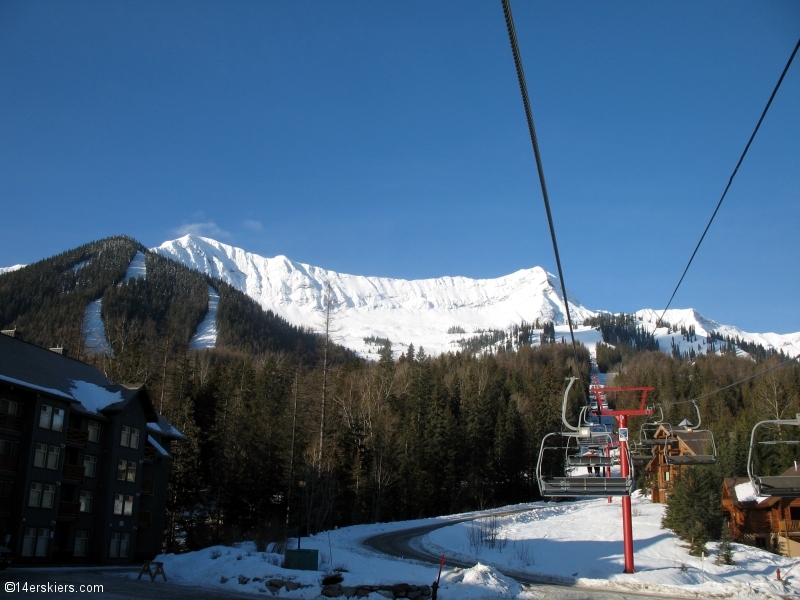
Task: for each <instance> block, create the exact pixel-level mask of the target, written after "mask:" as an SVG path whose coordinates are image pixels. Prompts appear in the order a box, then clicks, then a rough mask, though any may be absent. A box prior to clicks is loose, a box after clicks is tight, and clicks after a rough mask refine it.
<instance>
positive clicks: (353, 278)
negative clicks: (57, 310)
mask: <svg viewBox="0 0 800 600" xmlns="http://www.w3.org/2000/svg"><path fill="white" fill-rule="evenodd" d="M153 250H154V251H155V252H158V253H159V254H161V255H162V256H165V257H167V258H171V259H173V260H176V261H178V262H181V263H183V264H185V265H187V266H189V267H190V268H194V269H197V270H198V271H201V272H204V273H207V274H209V275H211V276H213V277H216V278H219V279H221V280H223V281H225V282H227V283H229V284H231V285H232V286H234V287H235V288H237V289H239V290H241V291H242V292H244V293H246V294H247V295H248V296H250V297H251V298H253V299H254V300H256V301H257V302H258V303H259V304H261V306H262V307H264V309H268V310H272V311H273V312H275V313H276V314H278V315H280V316H282V317H283V318H285V319H286V320H288V321H289V322H291V323H294V324H296V325H305V326H306V327H309V328H311V329H317V330H319V329H320V327H321V325H322V323H321V322H322V316H323V306H324V290H325V288H326V286H327V285H328V284H330V286H331V291H332V294H333V297H334V298H335V302H336V304H337V306H338V309H337V312H336V317H335V327H336V329H337V334H336V335H337V337H338V341H339V342H340V343H342V344H344V345H345V346H347V347H349V348H352V349H353V350H356V351H357V352H359V353H360V354H362V355H364V356H370V355H372V356H375V354H376V353H377V351H378V350H379V349H380V347H381V345H382V344H381V342H380V341H379V340H378V339H377V338H381V339H389V340H390V341H391V342H392V344H393V347H394V349H395V352H396V353H397V352H403V351H404V350H405V348H406V347H407V345H408V344H410V343H413V344H414V345H415V346H417V347H419V346H422V347H424V348H425V350H426V352H428V353H431V354H438V353H441V352H447V351H449V350H458V349H459V347H460V346H459V341H463V340H465V339H467V338H470V337H472V336H475V335H479V334H480V333H482V332H485V331H488V330H501V331H503V330H508V329H509V328H510V327H512V326H514V325H519V324H520V323H522V322H523V321H526V322H528V323H531V322H534V321H536V320H537V319H538V320H539V321H541V322H544V321H552V322H553V323H555V325H556V338H557V339H560V338H561V337H566V336H567V335H568V333H567V332H568V328H567V326H566V314H565V307H564V301H563V298H562V296H561V290H560V284H559V281H558V278H557V277H556V276H554V275H552V274H551V273H547V272H546V271H545V270H544V269H542V268H540V267H534V268H532V269H523V270H521V271H517V272H516V273H512V274H511V275H506V276H505V277H499V278H497V279H469V278H467V277H440V278H438V279H421V280H414V281H408V280H403V279H390V278H385V277H363V276H358V275H346V274H342V273H336V272H334V271H328V270H326V269H322V268H319V267H314V266H311V265H307V264H303V263H299V262H295V261H292V260H290V259H289V258H287V257H285V256H276V257H275V258H265V257H263V256H259V255H257V254H253V253H250V252H246V251H245V250H242V249H241V248H235V247H233V246H229V245H227V244H223V243H221V242H217V241H215V240H212V239H209V238H203V237H199V236H194V235H187V236H184V237H182V238H179V239H177V240H171V241H168V242H164V243H163V244H162V245H161V246H159V247H157V248H153ZM568 300H569V307H570V312H571V314H572V317H573V321H574V322H575V323H578V324H580V323H582V322H583V321H584V319H586V318H588V317H591V316H594V315H596V314H597V313H596V312H594V311H592V310H590V309H588V308H586V307H585V306H583V305H582V304H581V303H580V302H579V301H578V299H577V298H575V297H574V296H573V295H572V294H571V293H569V292H568ZM657 316H658V314H657V313H656V311H654V310H651V309H645V310H641V311H639V312H637V313H636V317H637V319H638V320H639V321H640V322H641V324H642V325H643V326H644V327H645V328H646V329H648V330H650V331H655V335H656V338H657V339H658V340H659V343H660V346H661V348H662V350H664V351H665V352H671V350H672V346H673V344H674V345H677V346H678V347H679V350H680V351H681V352H688V351H689V349H692V350H694V352H696V353H698V354H699V353H705V352H707V351H709V350H711V346H710V345H708V344H707V343H706V336H707V335H708V334H710V333H711V332H712V331H715V332H718V333H720V334H721V335H723V336H730V337H732V338H735V337H738V338H740V339H741V340H745V341H748V342H753V343H756V344H761V345H763V346H764V347H765V348H770V347H772V348H775V349H778V350H783V351H784V352H785V353H787V354H790V355H797V354H800V333H795V334H786V335H780V334H775V333H766V334H758V333H756V334H752V333H747V332H744V331H741V330H740V329H738V328H736V327H732V326H729V325H720V324H718V323H716V322H714V321H712V320H710V319H707V318H705V317H703V316H702V315H700V314H699V313H697V311H695V310H693V309H673V310H669V311H667V314H666V315H665V317H664V319H665V321H667V322H668V323H670V324H672V325H673V326H674V327H676V328H680V327H681V326H683V327H685V328H687V329H689V327H690V326H691V327H693V328H694V331H695V336H696V337H693V338H692V339H686V338H684V337H682V336H681V334H680V332H679V331H675V330H673V331H669V330H667V328H659V329H657V330H656V329H655V322H656V320H657ZM577 333H578V339H579V340H580V341H581V342H583V343H585V344H587V345H588V346H589V347H590V349H593V348H594V344H595V343H596V342H597V341H600V335H599V332H597V331H595V330H592V329H590V328H588V327H578V328H577ZM534 341H535V340H534ZM716 349H717V350H718V349H719V347H718V346H717V348H716Z"/></svg>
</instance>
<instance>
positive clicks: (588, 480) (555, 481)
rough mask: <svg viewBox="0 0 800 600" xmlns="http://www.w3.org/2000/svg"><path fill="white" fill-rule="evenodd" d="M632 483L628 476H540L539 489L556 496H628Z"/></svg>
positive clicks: (547, 494) (548, 495)
mask: <svg viewBox="0 0 800 600" xmlns="http://www.w3.org/2000/svg"><path fill="white" fill-rule="evenodd" d="M634 483H635V482H634V480H633V479H632V478H630V477H542V478H541V479H539V491H540V492H541V494H542V496H545V497H558V498H572V497H593V496H594V497H603V496H630V495H631V493H632V492H633V488H634Z"/></svg>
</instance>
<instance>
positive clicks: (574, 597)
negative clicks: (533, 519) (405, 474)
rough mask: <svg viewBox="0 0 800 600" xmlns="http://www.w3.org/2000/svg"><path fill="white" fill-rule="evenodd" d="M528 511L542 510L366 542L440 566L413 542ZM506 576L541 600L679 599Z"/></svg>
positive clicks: (454, 562) (420, 529)
mask: <svg viewBox="0 0 800 600" xmlns="http://www.w3.org/2000/svg"><path fill="white" fill-rule="evenodd" d="M529 510H539V509H537V508H534V509H531V508H523V509H515V510H508V511H502V512H494V511H490V512H486V513H481V514H478V515H475V516H472V517H467V518H464V519H458V520H454V521H447V522H444V523H436V524H434V525H425V526H422V527H413V528H409V529H402V530H399V531H392V532H389V533H382V534H381V535H376V536H374V537H371V538H368V539H367V540H365V541H364V544H365V545H366V546H368V547H370V548H372V549H373V550H377V551H378V552H382V553H384V554H388V555H390V556H396V557H399V558H412V559H415V560H420V561H423V562H427V563H431V564H434V565H438V564H439V560H440V559H441V557H440V556H435V555H433V554H429V553H427V552H425V551H423V550H418V549H417V548H415V547H414V546H413V544H412V543H411V542H412V540H414V539H415V538H418V537H420V536H423V535H426V534H428V533H430V532H431V531H434V530H435V529H440V528H442V527H449V526H450V525H454V524H456V523H463V522H465V521H472V520H474V519H480V518H481V517H488V516H492V515H493V516H506V515H513V514H517V513H522V512H527V511H529ZM447 564H448V565H451V566H457V567H465V568H470V567H474V566H475V563H474V562H466V561H462V560H457V559H452V558H448V559H447ZM498 570H499V569H498ZM504 574H505V575H507V576H509V577H512V578H513V579H515V580H516V581H518V582H520V583H521V584H523V586H524V587H525V589H526V591H529V592H531V593H533V594H534V595H539V596H540V597H541V598H548V599H551V598H552V599H553V600H562V599H563V600H584V599H586V600H589V599H591V600H625V599H631V600H641V598H654V597H655V598H678V596H667V595H664V594H655V593H653V594H642V593H632V592H612V591H605V590H595V589H592V588H582V587H578V586H572V585H557V584H553V583H550V582H544V581H542V580H537V579H535V578H532V577H530V576H525V575H521V574H519V573H504ZM682 598H685V596H683V597H682ZM442 600H445V598H442ZM448 600H449V599H448Z"/></svg>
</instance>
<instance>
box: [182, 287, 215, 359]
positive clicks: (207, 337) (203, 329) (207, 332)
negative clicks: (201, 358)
mask: <svg viewBox="0 0 800 600" xmlns="http://www.w3.org/2000/svg"><path fill="white" fill-rule="evenodd" d="M218 307H219V294H218V293H217V290H215V289H214V288H213V287H211V286H208V312H207V313H206V316H205V317H204V318H203V322H202V323H200V325H198V326H197V332H196V333H195V334H194V336H192V339H191V341H190V342H189V350H203V349H205V348H213V347H215V346H216V345H217V308H218Z"/></svg>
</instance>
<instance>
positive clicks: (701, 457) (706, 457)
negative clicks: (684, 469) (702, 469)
mask: <svg viewBox="0 0 800 600" xmlns="http://www.w3.org/2000/svg"><path fill="white" fill-rule="evenodd" d="M665 458H666V462H667V464H670V465H713V464H716V462H717V457H716V456H714V455H713V454H697V455H694V454H684V455H678V456H669V455H668V454H667V455H665Z"/></svg>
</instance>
